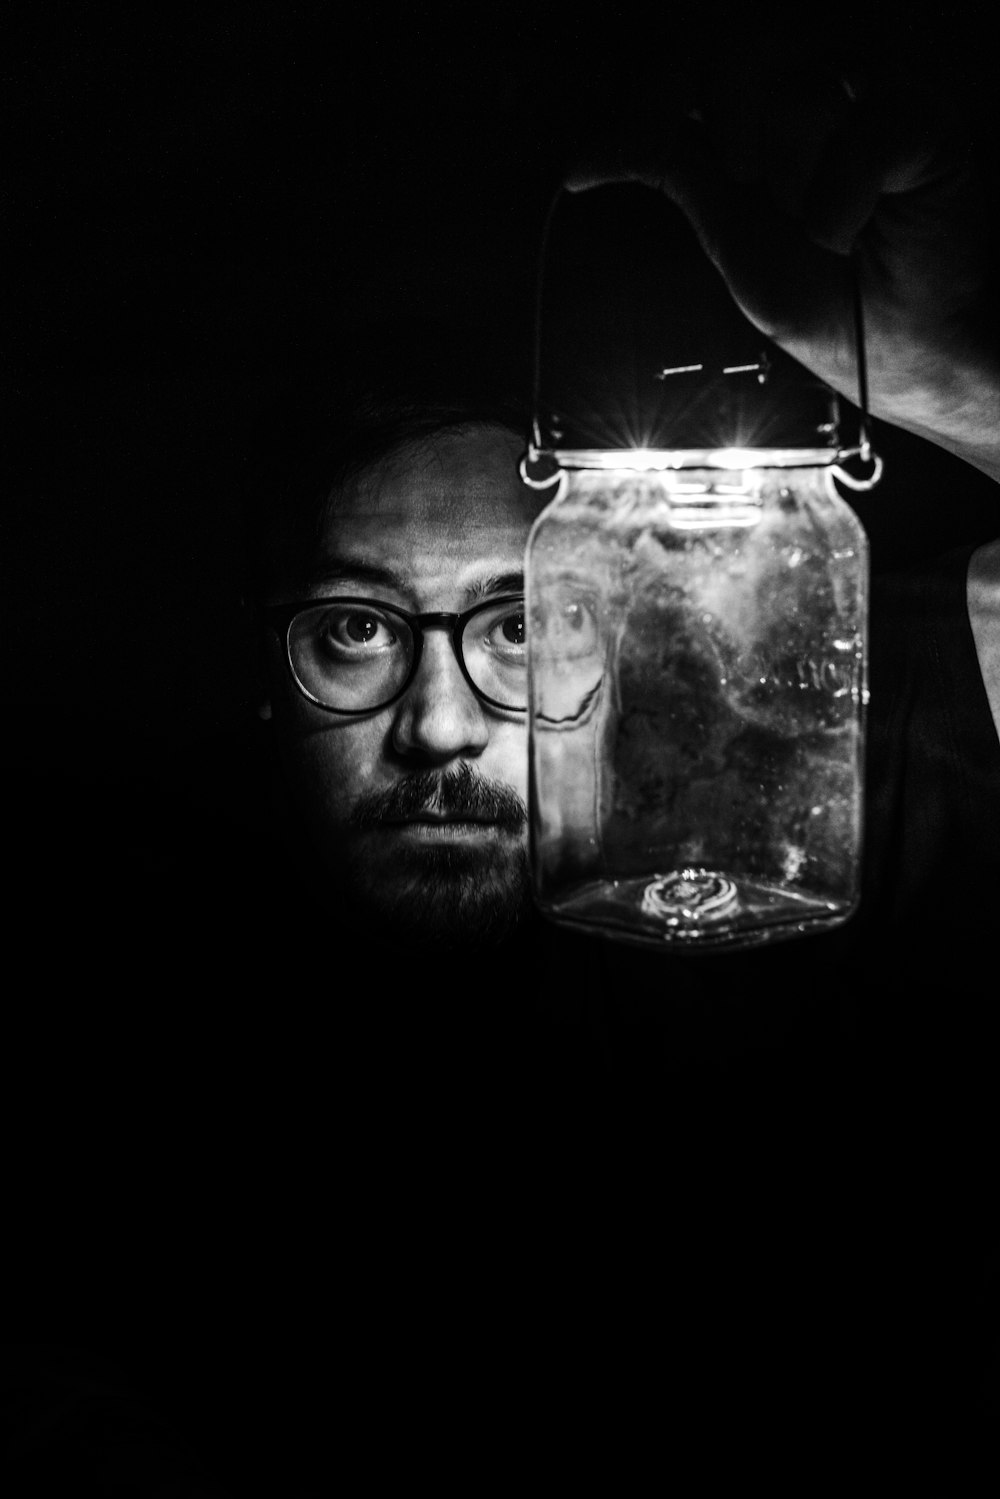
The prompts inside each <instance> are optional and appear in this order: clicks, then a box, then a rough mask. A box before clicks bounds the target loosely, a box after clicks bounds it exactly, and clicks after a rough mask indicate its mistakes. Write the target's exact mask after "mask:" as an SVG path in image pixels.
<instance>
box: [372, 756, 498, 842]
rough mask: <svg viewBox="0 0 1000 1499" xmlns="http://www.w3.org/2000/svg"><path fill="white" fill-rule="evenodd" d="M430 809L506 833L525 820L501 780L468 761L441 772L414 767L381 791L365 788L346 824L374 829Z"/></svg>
mask: <svg viewBox="0 0 1000 1499" xmlns="http://www.w3.org/2000/svg"><path fill="white" fill-rule="evenodd" d="M429 811H434V812H445V813H447V814H448V815H449V816H452V817H463V816H464V817H467V818H469V819H470V820H474V821H483V822H492V823H495V824H496V825H497V827H499V828H501V829H502V830H503V831H504V832H508V833H521V832H523V830H524V828H525V827H526V826H527V823H528V809H527V807H526V806H525V804H524V802H523V801H522V799H521V798H520V797H519V796H518V794H517V792H516V791H514V790H512V788H511V787H510V786H505V785H504V784H503V782H502V781H491V780H488V779H487V778H486V777H485V776H481V775H479V774H478V773H477V772H476V771H474V770H473V769H472V767H471V766H470V765H467V764H463V765H461V766H459V768H458V769H457V770H453V771H450V772H448V773H446V774H444V775H442V774H441V773H440V772H438V771H432V770H424V771H416V772H414V774H413V775H409V776H407V777H406V778H405V780H402V781H397V782H396V784H395V785H394V786H390V787H389V788H388V789H387V790H386V791H369V792H366V793H365V794H364V795H363V796H361V797H360V798H359V799H358V802H357V804H356V805H355V807H354V810H353V811H352V813H351V816H350V822H351V826H352V827H356V828H377V827H381V826H382V825H383V824H384V823H388V822H400V821H402V820H404V819H406V818H409V817H416V816H418V815H419V814H420V813H421V812H429Z"/></svg>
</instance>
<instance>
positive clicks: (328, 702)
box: [264, 593, 528, 715]
mask: <svg viewBox="0 0 1000 1499" xmlns="http://www.w3.org/2000/svg"><path fill="white" fill-rule="evenodd" d="M264 615H265V618H266V619H267V621H268V623H269V624H270V625H272V626H273V628H274V629H275V630H277V632H278V633H279V635H281V636H282V637H283V639H284V641H285V650H286V653H287V656H288V665H289V668H290V670H291V673H292V677H293V678H294V681H295V684H296V686H297V687H298V689H299V691H300V692H301V693H303V694H304V696H305V697H307V698H308V699H309V701H310V702H311V703H315V704H316V705H317V707H320V708H325V709H326V710H327V712H329V713H343V714H345V715H347V714H354V713H357V714H360V713H373V712H375V710H376V709H378V708H387V707H388V706H389V704H390V703H394V702H396V701H397V699H399V698H401V697H402V696H403V693H404V692H405V691H406V689H407V688H408V687H409V685H410V683H411V682H412V681H413V679H414V677H415V676H416V674H417V668H418V667H419V665H420V654H421V651H422V650H423V644H424V632H425V630H447V631H448V633H449V634H450V636H451V645H452V649H453V650H454V652H455V656H456V658H457V660H458V664H459V666H460V667H461V668H462V673H463V675H464V676H465V680H466V681H467V682H468V684H469V686H470V687H471V688H472V690H473V692H474V693H475V694H476V696H477V697H478V698H479V699H480V700H481V701H482V702H484V703H488V704H489V706H490V707H491V708H504V709H507V710H511V711H516V712H524V711H525V710H526V709H527V706H528V652H527V646H526V643H525V620H524V595H523V594H520V593H518V594H507V595H505V596H504V597H502V598H495V599H489V600H488V601H487V602H486V603H483V604H476V605H475V606H474V607H473V608H472V609H466V610H465V611H464V613H462V614H410V613H409V612H408V611H407V610H406V609H397V608H396V607H395V605H392V604H383V603H382V602H381V601H380V600H378V599H362V598H340V599H314V600H312V601H310V602H300V603H296V604H274V605H271V606H270V607H268V608H267V609H265V610H264Z"/></svg>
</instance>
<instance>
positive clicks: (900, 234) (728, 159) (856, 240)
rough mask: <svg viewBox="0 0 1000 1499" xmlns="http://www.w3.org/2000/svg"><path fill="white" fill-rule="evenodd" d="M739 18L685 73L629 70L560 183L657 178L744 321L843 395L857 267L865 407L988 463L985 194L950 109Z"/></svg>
mask: <svg viewBox="0 0 1000 1499" xmlns="http://www.w3.org/2000/svg"><path fill="white" fill-rule="evenodd" d="M756 17H757V13H756V12H755V16H754V20H753V21H752V22H751V23H750V24H748V26H747V28H746V29H744V30H742V31H740V30H737V31H735V32H730V33H729V34H728V37H727V40H728V43H729V46H728V49H727V47H726V46H724V45H721V44H720V45H719V46H717V47H715V48H714V49H713V52H712V55H711V59H710V66H709V67H706V68H705V69H704V70H703V73H702V76H701V77H697V76H695V77H692V76H691V75H690V72H688V73H687V74H686V75H685V76H684V77H680V76H678V77H677V79H676V84H677V86H676V89H673V88H671V82H670V79H669V77H668V76H666V75H665V76H664V77H663V78H661V80H660V83H659V85H658V86H657V87H656V88H655V89H654V88H652V87H645V86H644V85H643V83H642V81H641V80H638V79H636V78H635V77H633V78H631V79H630V85H631V86H630V90H629V100H628V104H627V106H626V107H625V108H624V109H623V110H621V111H620V112H619V113H618V114H617V116H616V117H615V118H614V120H613V123H611V124H609V123H608V120H607V117H605V118H604V119H602V121H601V127H600V129H599V130H598V132H597V133H595V135H594V137H593V138H592V139H591V140H590V141H589V142H587V143H585V144H584V145H583V146H582V147H581V148H580V150H579V152H578V154H577V156H576V159H575V160H574V162H573V164H572V166H571V168H570V170H569V172H568V173H567V174H566V177H565V186H566V187H567V188H568V189H569V190H570V191H573V192H580V191H584V190H587V189H589V188H593V187H597V186H600V185H602V184H605V183H623V182H637V183H642V184H645V185H646V186H648V187H650V188H653V189H655V190H657V191H661V192H663V193H665V194H666V195H667V197H669V198H670V199H671V200H672V201H673V202H675V203H676V204H677V205H678V206H679V207H680V208H681V209H682V211H683V212H684V213H685V214H686V216H687V218H688V219H689V220H690V222H691V224H692V226H693V228H694V230H695V232H696V234H697V236H698V238H699V241H700V243H701V245H702V247H703V248H704V250H705V252H706V254H707V255H708V256H709V258H710V259H711V261H712V262H713V264H714V265H715V266H716V267H717V269H718V270H719V272H720V273H721V275H722V277H723V279H724V280H725V282H726V285H727V287H728V288H729V291H730V293H731V294H732V296H733V298H734V300H735V301H736V303H737V304H738V306H739V307H740V309H741V310H742V311H743V313H744V314H745V315H746V316H747V317H748V318H749V319H750V321H751V322H752V323H753V324H754V325H755V326H756V327H758V328H759V329H760V330H761V331H762V332H763V333H765V334H766V335H768V336H769V337H770V338H772V339H773V340H774V341H775V343H777V344H778V345H779V346H780V347H782V348H783V349H785V350H786V351H787V352H788V353H789V354H791V355H792V356H793V358H795V359H797V360H798V361H799V362H800V363H801V364H803V365H804V366H806V367H807V368H808V369H810V370H812V371H813V372H814V373H815V374H817V375H819V376H820V377H821V378H822V379H823V380H825V381H827V383H828V384H830V385H831V386H833V388H834V389H836V390H837V391H839V392H841V393H842V394H843V395H845V396H846V397H847V398H848V399H849V400H852V401H856V400H857V399H858V392H859V384H858V369H857V358H856V337H855V321H854V311H853V286H854V281H853V278H854V276H855V275H857V278H858V285H859V288H860V292H861V297H862V306H863V309H864V326H865V354H866V363H867V377H868V401H869V409H870V411H871V413H872V414H873V415H874V416H877V417H879V418H881V419H883V420H885V421H887V422H890V423H892V424H894V425H896V426H899V427H902V428H905V429H906V430H907V431H910V432H914V433H916V434H917V435H919V436H922V437H925V438H928V439H929V440H931V441H933V442H936V443H937V444H938V445H940V446H941V447H944V448H946V449H948V450H949V451H951V452H954V453H956V454H957V455H958V456H960V457H962V458H964V459H965V460H966V461H967V462H969V463H972V464H973V465H974V466H976V467H977V468H980V469H982V470H983V471H984V472H985V473H988V474H991V475H992V476H993V477H994V478H997V479H998V480H1000V348H998V319H997V304H998V288H997V284H996V269H995V266H994V259H995V248H996V247H995V244H993V243H991V220H990V218H989V212H990V210H991V208H992V205H991V203H990V201H989V194H988V191H987V185H986V183H985V182H984V181H983V180H982V179H981V177H980V175H979V172H978V170H977V163H976V160H975V153H974V150H973V142H972V140H971V138H970V135H969V133H968V129H967V126H966V124H965V122H964V120H963V119H962V118H961V117H960V116H959V115H958V114H957V113H953V112H952V111H951V110H950V108H949V105H948V100H947V98H943V97H941V95H940V94H937V93H935V92H933V91H931V90H929V89H928V88H927V86H926V82H921V81H920V80H915V81H911V80H908V79H906V77H905V75H904V76H900V75H896V76H891V77H889V78H888V79H882V78H880V77H874V76H869V77H867V78H866V77H865V76H864V74H863V73H862V72H860V71H851V70H850V69H846V70H845V69H840V68H837V67H832V66H829V65H827V64H826V63H825V62H824V61H823V53H822V51H820V52H819V53H818V54H817V53H816V52H814V53H813V54H812V55H811V56H810V55H805V54H803V52H802V50H801V48H799V50H798V52H797V51H796V39H795V38H794V37H792V36H790V35H789V34H788V33H785V32H782V33H778V34H776V33H768V32H767V31H766V29H765V30H763V31H757V30H755V29H754V28H755V27H756V24H757V21H756ZM671 100H673V101H674V104H673V107H672V108H671V106H670V102H669V101H671ZM664 101H668V102H666V103H665V102H664Z"/></svg>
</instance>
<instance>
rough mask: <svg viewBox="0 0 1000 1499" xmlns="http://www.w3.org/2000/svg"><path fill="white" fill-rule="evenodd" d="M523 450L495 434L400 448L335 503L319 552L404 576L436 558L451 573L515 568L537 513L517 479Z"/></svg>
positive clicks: (437, 438)
mask: <svg viewBox="0 0 1000 1499" xmlns="http://www.w3.org/2000/svg"><path fill="white" fill-rule="evenodd" d="M523 447H524V444H523V442H522V441H520V440H519V439H518V438H517V437H516V436H515V434H514V433H512V432H508V431H507V430H505V429H504V428H501V427H476V428H471V429H469V430H465V431H447V432H442V433H438V434H435V435H434V436H433V437H431V438H427V439H421V440H420V441H418V442H413V443H408V444H406V445H405V446H403V447H401V448H399V449H397V450H396V451H395V452H393V453H392V454H390V455H389V456H388V457H386V458H383V459H380V460H379V461H377V462H376V463H374V464H372V465H370V466H369V467H368V468H366V469H365V470H364V471H363V472H362V473H361V474H359V475H357V476H355V477H354V478H353V479H352V480H351V481H349V482H348V483H347V484H345V486H344V487H343V488H342V489H341V490H340V491H339V492H338V494H337V495H336V496H335V497H334V499H333V502H332V504H331V506H330V511H329V514H328V516H327V519H326V524H325V527H324V532H323V549H324V550H325V551H327V552H328V553H329V554H330V555H336V556H341V555H343V554H344V553H345V551H346V552H347V553H348V554H350V555H354V554H358V555H359V557H360V555H361V554H364V556H365V558H366V559H367V560H371V561H377V562H384V563H386V564H387V565H390V566H395V567H398V568H401V569H403V570H404V571H409V570H412V569H413V568H415V567H417V566H418V565H420V566H425V565H426V564H427V563H428V562H429V561H431V560H433V559H439V560H440V561H441V562H442V564H443V563H444V562H446V561H447V562H448V563H449V564H450V565H452V566H468V565H474V564H476V563H477V562H480V561H481V562H487V561H490V560H492V559H495V558H497V557H501V556H502V557H503V558H505V559H506V560H507V561H508V562H509V561H510V560H511V558H512V557H516V558H518V559H520V558H521V557H522V556H523V552H524V546H525V542H526V541H527V537H528V530H529V528H530V526H531V523H532V521H533V520H534V518H535V516H536V515H537V514H538V512H539V509H540V508H541V507H540V504H539V500H538V496H537V494H536V493H535V492H534V491H532V490H530V489H529V488H528V487H527V485H525V484H524V483H523V482H522V480H521V478H520V476H519V474H518V467H517V465H518V459H519V457H520V455H521V453H522V451H523Z"/></svg>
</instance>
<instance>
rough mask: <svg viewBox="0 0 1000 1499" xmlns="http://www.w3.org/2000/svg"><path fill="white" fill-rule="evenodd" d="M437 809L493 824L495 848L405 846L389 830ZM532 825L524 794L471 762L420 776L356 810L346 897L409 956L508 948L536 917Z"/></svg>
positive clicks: (344, 853)
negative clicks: (531, 868) (530, 859)
mask: <svg viewBox="0 0 1000 1499" xmlns="http://www.w3.org/2000/svg"><path fill="white" fill-rule="evenodd" d="M430 808H434V809H435V810H437V811H440V812H446V813H449V814H451V815H453V816H456V817H461V816H462V815H463V814H464V815H465V816H467V817H468V818H470V819H473V820H486V821H488V822H489V823H491V824H492V826H493V828H494V831H495V836H494V837H493V838H491V839H490V840H489V843H488V844H486V845H483V844H477V845H475V846H473V845H469V846H467V847H466V846H462V845H461V844H459V843H448V844H444V843H442V844H440V845H435V844H432V843H427V844H421V845H414V844H408V845H404V846H402V847H401V846H400V844H399V841H398V840H396V839H393V840H391V842H390V841H389V840H387V839H386V838H385V835H384V833H383V832H382V831H380V830H382V829H384V828H386V827H387V826H389V825H391V824H392V823H394V822H398V821H399V820H401V819H403V818H406V817H411V816H414V815H416V814H419V813H420V812H423V811H426V810H428V809H430ZM527 820H528V814H527V808H526V807H525V805H524V802H523V801H522V800H521V798H520V797H519V796H518V795H517V794H516V792H514V791H513V790H512V789H511V788H510V787H509V786H506V785H504V784H503V783H502V782H497V781H489V780H487V779H486V778H484V777H482V776H480V775H479V774H478V773H477V772H475V771H474V770H472V768H471V767H470V766H469V765H467V764H463V765H462V766H460V767H459V768H458V769H457V770H455V771H453V772H451V773H449V774H446V775H441V774H439V773H436V772H418V773H414V774H413V775H410V776H407V777H406V778H405V779H404V780H402V781H399V782H397V783H396V785H395V786H393V787H391V788H390V789H389V790H388V791H381V792H372V793H368V794H367V795H366V796H364V797H362V798H361V799H360V800H359V802H358V803H357V805H356V806H355V807H354V809H353V811H352V813H351V817H350V826H349V828H348V829H347V830H345V831H346V834H347V836H346V839H345V845H344V846H343V847H342V849H341V859H342V860H343V862H342V864H341V870H340V878H341V880H342V882H343V883H342V886H341V889H342V893H343V896H344V898H345V899H346V900H347V901H348V902H349V903H350V904H351V905H352V906H353V907H355V908H356V909H357V911H358V914H359V916H360V917H361V918H362V919H364V920H365V922H366V923H368V924H371V925H373V926H374V927H375V928H376V929H377V930H378V931H379V932H381V933H383V934H384V935H386V936H388V935H389V934H390V933H391V934H392V936H394V937H398V938H399V939H401V940H402V941H403V942H404V943H405V945H406V947H407V948H408V949H424V950H428V949H430V950H434V951H442V950H444V951H462V950H465V951H474V950H477V949H484V948H496V947H499V946H501V945H502V944H504V943H506V942H508V941H509V940H510V939H511V938H512V937H513V936H514V935H515V934H516V933H518V932H519V931H521V930H522V929H523V928H524V927H525V926H526V924H527V923H528V921H529V920H530V919H531V917H532V916H533V914H534V904H533V901H532V898H531V880H530V873H529V865H528V855H527V848H526V829H527ZM339 882H340V881H338V883H339Z"/></svg>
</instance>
